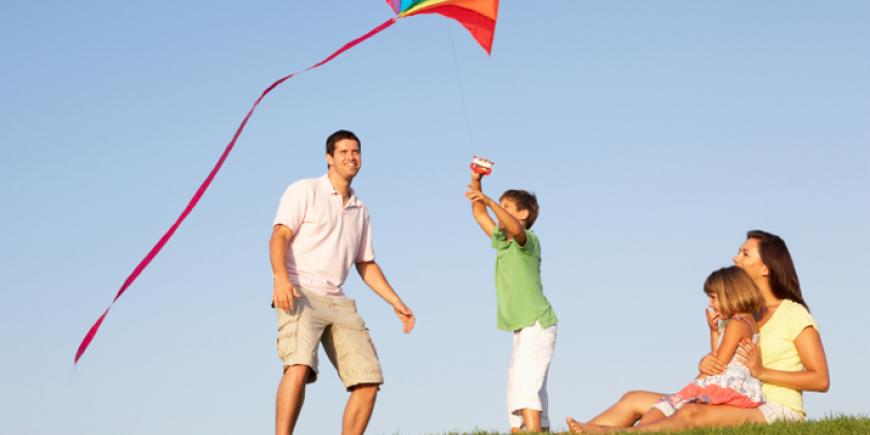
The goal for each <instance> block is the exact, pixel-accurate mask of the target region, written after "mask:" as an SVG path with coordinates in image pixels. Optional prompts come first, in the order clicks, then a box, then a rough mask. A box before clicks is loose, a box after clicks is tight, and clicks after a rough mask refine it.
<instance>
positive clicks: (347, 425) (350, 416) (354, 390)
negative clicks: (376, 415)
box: [341, 384, 378, 435]
mask: <svg viewBox="0 0 870 435" xmlns="http://www.w3.org/2000/svg"><path fill="white" fill-rule="evenodd" d="M377 396H378V385H377V384H361V385H357V386H355V387H351V390H350V398H349V399H347V406H346V407H345V408H344V419H343V420H342V426H341V433H342V434H343V435H361V434H362V433H363V432H365V430H366V426H368V425H369V419H370V418H371V417H372V410H373V409H375V399H376V398H377Z"/></svg>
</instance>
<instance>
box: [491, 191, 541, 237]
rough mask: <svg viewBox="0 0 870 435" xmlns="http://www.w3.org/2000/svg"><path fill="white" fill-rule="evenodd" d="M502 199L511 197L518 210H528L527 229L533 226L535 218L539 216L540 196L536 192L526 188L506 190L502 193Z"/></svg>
mask: <svg viewBox="0 0 870 435" xmlns="http://www.w3.org/2000/svg"><path fill="white" fill-rule="evenodd" d="M502 199H509V200H511V201H513V202H514V204H516V206H517V210H519V211H523V210H527V211H528V212H529V217H527V218H526V229H529V228H531V227H532V225H533V224H534V223H535V219H537V218H538V209H539V208H538V198H536V197H535V194H534V193H530V192H528V191H525V190H514V189H511V190H506V191H505V192H504V193H502V194H501V198H499V200H502Z"/></svg>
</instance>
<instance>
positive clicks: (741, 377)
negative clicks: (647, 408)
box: [654, 316, 764, 416]
mask: <svg viewBox="0 0 870 435" xmlns="http://www.w3.org/2000/svg"><path fill="white" fill-rule="evenodd" d="M732 320H743V321H745V322H747V323H748V321H747V320H746V319H744V318H742V317H740V316H734V317H733V318H732ZM726 324H727V321H726V322H720V324H719V342H718V343H717V344H716V348H717V349H718V348H719V346H721V345H722V338H723V337H724V336H725V325H726ZM752 342H753V343H757V342H758V332H757V331H756V332H754V333H753V334H752ZM687 403H703V404H708V405H731V406H736V407H740V408H756V407H758V406H760V405H761V404H763V403H764V394H763V393H762V392H761V381H759V380H758V378H756V377H754V376H752V374H751V373H750V372H749V369H748V368H747V367H746V366H745V365H743V364H742V363H740V362H739V361H738V360H737V358H731V362H729V363H728V366H727V367H726V368H725V372H724V373H722V374H719V375H711V376H703V377H701V378H698V379H696V380H695V381H694V382H692V383H691V384H689V385H686V386H685V387H684V388H683V389H682V390H680V391H678V392H677V393H675V394H671V395H669V396H665V397H662V399H661V400H660V401H659V403H657V404H655V405H654V407H655V408H656V409H658V410H659V411H661V412H662V413H663V414H665V415H666V416H671V415H673V414H674V413H675V412H676V411H677V410H678V409H680V408H682V407H683V405H685V404H687Z"/></svg>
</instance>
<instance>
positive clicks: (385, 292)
mask: <svg viewBox="0 0 870 435" xmlns="http://www.w3.org/2000/svg"><path fill="white" fill-rule="evenodd" d="M356 270H357V272H359V276H360V277H361V278H362V280H363V282H365V283H366V285H368V286H369V288H371V289H372V290H373V291H374V292H375V293H377V295H378V296H380V297H381V299H383V300H384V301H386V302H387V303H388V304H390V306H392V307H393V311H394V312H395V313H396V317H398V318H399V320H401V321H402V330H403V331H404V332H405V334H407V333H409V332H411V330H412V329H414V323H415V321H416V319H415V318H414V313H413V312H411V309H410V308H408V306H407V305H405V303H404V302H402V299H401V298H400V297H399V295H398V294H396V291H395V290H393V287H392V286H390V283H389V282H387V277H386V276H384V272H383V271H382V270H381V267H380V266H378V263H375V262H374V261H363V262H359V263H356Z"/></svg>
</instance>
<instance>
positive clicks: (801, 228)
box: [0, 0, 870, 434]
mask: <svg viewBox="0 0 870 435" xmlns="http://www.w3.org/2000/svg"><path fill="white" fill-rule="evenodd" d="M500 12H501V15H500V20H499V23H498V28H497V31H496V38H495V45H494V48H493V54H492V56H491V57H487V56H486V55H485V53H484V52H483V51H482V50H480V48H479V47H477V46H476V44H475V43H474V41H473V40H472V39H471V38H470V37H468V36H467V35H466V34H465V31H464V30H463V29H462V28H461V27H460V26H458V25H457V24H455V23H453V22H450V21H448V20H446V19H443V18H441V17H435V16H420V17H414V18H412V19H408V20H403V21H400V22H399V23H397V24H396V25H395V26H393V27H392V28H390V29H388V30H386V31H385V32H384V33H382V34H380V35H378V36H376V37H375V38H373V39H372V40H370V41H368V42H366V43H364V44H363V45H361V46H359V47H357V48H355V49H353V50H352V51H350V52H348V53H346V54H345V55H343V56H342V57H340V58H338V59H336V60H335V61H333V62H332V63H330V64H328V65H326V66H324V67H322V68H320V69H318V70H315V71H313V72H310V73H306V74H304V75H302V76H299V77H296V78H294V79H291V80H290V81H288V82H286V83H285V84H284V85H283V86H282V87H280V88H278V89H277V90H275V91H274V92H273V93H272V94H271V95H269V96H268V97H267V99H266V100H265V101H264V102H263V104H261V106H260V107H259V109H258V111H257V112H256V113H255V114H254V117H253V118H252V120H251V122H250V123H249V125H248V128H247V130H246V131H245V133H244V134H243V136H242V137H241V139H240V140H239V142H238V144H237V148H236V150H235V152H234V154H233V155H232V156H231V157H230V159H229V161H228V162H227V164H226V165H225V167H224V169H223V171H222V172H221V173H220V174H219V176H218V177H217V179H216V180H215V182H214V184H213V185H212V188H211V190H210V191H209V192H208V193H207V194H206V196H205V197H204V199H203V200H202V202H201V203H200V205H199V207H198V208H197V209H196V210H195V211H194V213H193V214H192V215H191V216H190V217H189V219H188V220H187V222H186V223H185V224H184V225H183V226H182V227H181V229H180V230H179V232H178V233H177V234H176V236H175V238H174V239H173V240H172V241H171V242H170V243H169V244H168V245H167V247H166V248H165V249H164V251H163V252H162V253H161V255H160V256H159V257H158V258H157V259H156V260H155V261H154V262H153V263H152V265H151V266H150V268H149V269H148V270H146V272H145V273H143V274H142V276H141V277H140V278H139V280H138V281H137V282H136V283H135V284H134V286H133V287H132V288H131V289H130V290H129V291H128V293H127V294H126V295H125V296H124V297H123V298H122V299H121V300H120V301H119V303H118V304H116V306H115V308H113V310H112V312H111V313H110V315H109V317H108V318H107V320H106V323H105V324H104V326H103V329H102V330H101V332H100V334H99V335H98V336H97V338H96V340H95V341H94V343H93V345H92V347H91V349H90V350H89V351H88V353H87V354H86V355H85V356H84V358H83V359H82V361H81V363H80V364H79V366H78V367H77V368H73V365H72V357H73V355H74V352H75V349H76V347H77V345H78V343H79V341H80V340H81V338H82V336H83V335H84V333H85V332H86V331H87V329H88V327H90V325H91V324H92V322H93V321H94V320H95V319H96V317H97V316H98V315H99V314H100V313H101V312H102V310H103V309H104V308H105V306H106V305H107V304H108V303H109V302H110V301H111V298H112V297H113V296H114V294H115V291H116V290H117V288H118V286H119V285H120V284H121V282H122V281H123V279H124V278H125V277H126V276H127V274H128V273H129V272H130V270H131V269H132V268H133V267H134V266H135V265H136V263H137V262H138V261H139V260H140V259H141V257H142V256H143V255H144V254H145V253H146V252H147V251H148V249H150V247H151V246H152V245H153V244H154V242H155V241H156V240H157V239H158V238H159V237H160V235H162V234H163V232H164V231H165V230H166V229H167V228H168V226H169V225H170V224H171V223H172V221H173V220H174V219H175V217H176V216H177V215H178V213H179V212H180V211H181V209H182V208H183V206H184V205H185V204H186V202H187V200H188V199H189V198H190V196H191V195H192V194H193V191H194V190H195V189H196V187H197V186H198V185H199V183H200V182H201V181H202V179H203V178H204V177H205V176H206V175H207V173H208V171H209V169H210V168H211V166H212V165H213V164H214V161H215V160H216V159H217V157H218V155H219V154H220V152H221V150H222V149H223V147H224V146H225V145H226V143H227V142H228V141H229V139H230V137H231V135H232V133H233V132H234V131H235V128H236V127H237V125H238V123H239V122H240V121H241V119H242V117H243V116H244V114H245V112H246V111H247V110H248V108H249V107H250V105H251V103H252V102H253V101H254V99H255V98H256V97H257V96H258V95H259V93H260V92H261V91H262V90H263V88H265V87H266V86H267V85H268V84H270V83H271V82H272V81H273V80H275V79H277V78H279V77H281V76H283V75H285V74H287V73H289V72H292V71H296V70H300V69H303V68H305V67H307V66H309V65H311V64H313V63H315V62H317V61H318V60H320V59H322V58H323V57H325V56H326V55H328V54H329V53H331V52H332V51H333V50H335V49H336V48H338V47H339V46H341V45H342V44H343V43H345V42H346V41H348V40H350V39H353V38H355V37H357V36H359V35H361V34H363V33H365V32H366V31H368V30H369V29H370V28H372V27H374V26H375V25H377V24H379V23H381V22H382V21H384V20H385V19H387V18H388V17H389V16H390V13H391V11H390V8H389V7H387V5H385V4H384V2H382V1H376V0H371V1H353V2H351V1H345V2H286V1H285V2H274V1H259V2H247V3H245V4H242V3H232V2H204V1H190V2H182V3H180V4H179V3H178V2H162V1H159V0H158V1H153V2H148V3H132V4H131V3H123V2H122V3H118V2H108V1H86V2H76V3H69V2H57V1H45V2H24V1H17V0H12V1H6V2H3V3H2V5H0V50H2V53H3V68H0V96H2V98H0V125H2V128H0V147H2V158H0V180H2V183H0V198H2V201H3V203H4V204H5V206H4V207H3V213H2V214H0V237H2V243H0V275H2V276H3V280H2V284H0V291H2V297H3V301H4V303H3V304H2V305H0V346H2V349H3V358H2V359H0V385H2V390H3V394H0V410H2V411H0V418H2V420H3V422H4V423H3V425H4V427H5V429H4V430H5V431H8V432H9V433H16V434H43V433H50V432H63V433H70V434H116V433H125V434H151V433H170V434H174V433H205V432H209V433H226V434H237V433H268V432H269V431H270V430H272V429H271V428H272V418H273V417H272V415H273V398H274V391H275V387H276V385H277V382H278V379H279V376H280V362H279V361H278V359H277V356H276V353H275V350H274V318H273V313H272V312H271V311H270V310H269V309H268V301H269V298H270V296H271V276H270V275H271V274H270V270H269V265H268V260H267V240H268V237H269V233H270V225H271V220H272V218H273V215H274V211H275V207H276V206H277V203H278V199H279V197H280V195H281V193H282V191H283V189H284V188H285V187H286V185H287V184H289V183H290V182H292V181H294V180H296V179H299V178H305V177H315V176H318V175H320V174H322V173H323V171H324V167H325V165H324V161H323V148H322V147H323V141H324V139H325V137H326V136H327V135H328V134H329V133H331V132H332V131H334V130H336V129H338V128H348V129H352V130H354V131H355V132H357V133H358V134H359V136H360V137H361V138H362V141H363V151H364V154H363V159H364V164H363V169H362V172H361V174H360V176H359V177H358V178H357V180H355V184H354V185H355V187H356V189H357V191H358V193H359V194H360V196H361V197H362V198H363V199H364V200H365V201H366V203H367V204H368V206H369V208H370V210H371V214H372V216H373V219H374V225H375V249H376V253H377V256H378V260H379V262H380V263H381V265H382V266H383V268H384V269H385V271H386V272H387V275H388V277H389V279H390V280H391V282H392V283H393V285H394V286H395V287H396V289H397V291H398V292H399V293H400V294H401V295H402V296H403V298H404V299H405V301H406V302H407V303H408V305H409V306H411V308H412V309H414V311H415V313H416V314H417V319H418V320H417V329H416V330H415V331H414V332H413V333H412V334H411V335H409V336H404V335H403V334H402V333H401V325H400V323H399V322H398V320H396V319H395V318H394V317H393V315H392V313H391V311H390V309H389V307H388V306H387V305H386V304H384V303H383V302H381V301H380V300H379V299H377V297H376V296H375V295H374V294H373V293H371V292H370V291H368V290H367V289H366V288H365V286H364V285H363V284H362V283H361V281H360V280H359V279H358V278H357V277H352V278H351V279H349V280H348V282H347V284H346V287H345V290H346V292H347V293H348V294H349V295H351V296H352V297H354V298H356V299H357V300H358V304H359V307H360V310H361V312H362V314H363V316H364V317H365V318H366V320H367V323H368V326H369V328H370V329H371V331H372V334H373V337H374V340H375V343H376V345H377V348H378V352H379V354H380V356H381V358H382V364H383V366H384V370H385V376H386V384H385V385H384V387H383V389H382V392H381V395H380V396H379V398H378V404H377V407H376V409H375V414H374V417H373V418H372V421H371V424H370V426H369V429H370V430H369V432H370V433H373V434H379V433H388V434H392V433H397V432H398V433H409V434H416V433H440V432H443V431H447V430H452V429H461V430H471V429H473V428H475V427H479V428H488V429H501V430H504V429H506V427H507V423H506V417H505V411H504V407H505V405H504V396H505V393H504V390H505V384H506V376H507V365H508V359H509V354H510V336H509V335H508V334H505V333H503V332H500V331H498V330H496V329H495V298H494V291H493V290H494V289H493V276H492V272H493V263H494V253H493V252H492V250H491V249H490V248H489V243H488V241H487V240H486V239H485V238H484V237H483V235H482V234H480V230H479V229H478V228H477V226H476V224H475V223H474V222H473V220H472V218H471V216H470V213H469V210H468V205H467V203H466V201H465V199H464V198H463V197H462V194H463V192H464V189H465V185H466V184H467V178H468V171H467V165H468V161H469V159H470V157H471V154H472V153H477V154H481V155H485V156H487V157H489V158H491V159H492V160H494V161H495V162H496V166H495V173H494V175H493V176H492V177H491V178H489V179H487V180H486V184H485V189H486V190H487V191H488V192H489V193H490V194H492V195H497V194H498V193H500V192H501V191H502V190H504V189H507V188H513V187H520V188H526V189H529V190H533V191H535V192H536V193H537V194H538V197H539V200H540V203H541V216H540V218H539V220H538V222H537V223H536V225H535V231H536V232H537V234H538V236H539V237H540V239H541V243H542V247H543V279H544V286H545V292H546V294H547V295H548V297H549V298H550V300H551V302H552V303H553V305H554V308H555V310H556V312H557V314H558V315H559V318H560V324H559V338H558V342H557V349H556V355H555V357H554V361H553V366H552V369H551V372H550V384H549V390H550V399H551V411H550V412H551V417H552V418H553V419H554V421H555V425H554V427H556V428H558V427H559V426H560V425H561V424H562V421H563V419H564V417H566V416H568V415H572V416H574V417H577V418H580V419H584V418H589V417H591V416H593V415H594V414H595V413H596V412H597V411H599V410H601V409H603V408H604V407H605V406H607V405H608V404H609V403H610V402H612V401H613V400H615V399H617V398H618V397H619V395H620V394H621V393H622V392H623V391H625V390H628V389H651V390H658V391H670V390H674V389H676V388H678V387H680V386H682V385H683V384H685V382H687V381H688V380H689V379H690V376H692V375H693V372H694V370H695V366H696V363H697V361H698V359H699V357H700V356H701V355H702V354H703V353H705V352H706V351H707V346H708V343H707V340H706V337H705V334H706V332H705V329H704V328H705V327H704V324H703V319H704V318H703V309H704V306H705V303H706V301H705V298H704V296H703V294H702V292H701V284H702V282H703V280H704V278H705V277H706V276H707V275H708V274H709V273H710V272H711V271H712V270H714V269H716V268H718V267H721V266H723V265H727V264H729V262H730V258H731V256H732V255H733V254H734V253H735V252H736V250H737V247H738V246H739V245H740V243H741V242H742V240H743V236H744V234H745V231H746V230H749V229H755V228H761V229H765V230H768V231H771V232H774V233H777V234H780V235H781V236H783V238H785V240H786V241H787V242H788V244H789V246H790V248H791V250H792V254H793V256H794V258H795V262H796V264H797V267H798V273H799V275H800V278H801V281H802V285H803V288H804V293H805V296H806V299H807V301H808V303H809V305H810V308H811V310H812V312H813V314H814V315H815V316H816V318H817V320H818V322H819V324H820V327H821V332H822V338H823V341H824V345H825V348H826V350H827V354H828V361H829V364H830V367H831V372H832V386H831V390H830V391H829V392H828V393H827V394H815V393H808V394H806V395H805V398H806V404H807V410H808V412H809V414H810V417H811V418H819V417H822V416H825V415H827V414H830V413H850V414H865V415H866V414H867V413H868V411H870V410H868V408H867V405H866V403H867V400H866V391H867V388H868V384H867V382H866V381H865V380H864V379H865V373H866V367H868V366H870V352H868V347H867V346H866V343H868V342H870V333H868V332H867V328H863V327H860V326H859V325H860V322H861V321H860V319H862V318H865V317H866V314H865V313H864V311H865V309H866V307H867V306H868V303H870V296H868V291H867V290H868V287H867V279H866V277H865V276H864V274H866V271H867V270H868V266H870V254H868V250H867V247H868V246H870V226H868V224H867V222H870V205H868V204H870V202H868V188H870V123H868V121H870V45H868V44H867V41H870V28H868V26H867V22H868V21H870V5H868V4H867V3H866V2H861V1H838V2H824V3H820V2H794V1H790V2H786V1H769V2H749V1H732V2H692V1H667V2H577V1H567V0H566V1H555V2H547V3H546V6H541V3H539V2H517V1H505V2H503V4H502V6H501V11H500ZM463 105H464V106H465V107H466V108H467V112H466V111H465V110H463ZM466 113H467V115H466ZM467 126H468V127H467ZM324 361H325V360H324ZM345 398H346V394H345V393H344V391H343V390H342V388H341V386H340V384H339V382H338V380H337V376H335V375H334V372H333V370H332V369H331V367H329V366H325V367H323V376H322V377H321V380H320V381H318V383H317V384H315V385H313V386H312V387H310V389H309V393H308V396H307V399H306V404H305V408H304V409H303V412H302V416H301V419H300V422H299V425H298V433H335V432H337V431H338V430H339V420H340V415H341V411H342V408H343V406H344V401H345Z"/></svg>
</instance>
